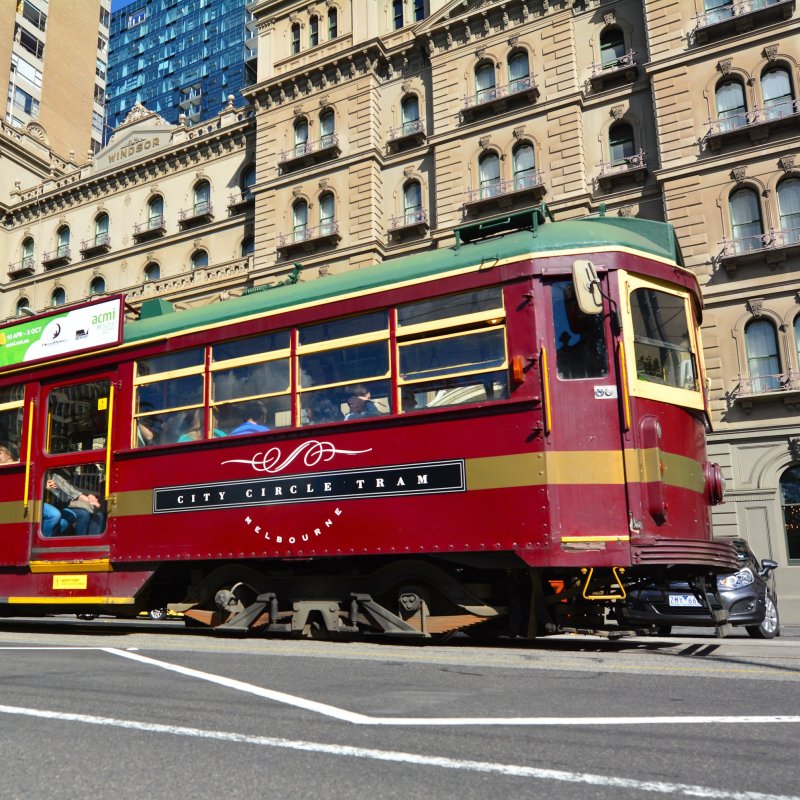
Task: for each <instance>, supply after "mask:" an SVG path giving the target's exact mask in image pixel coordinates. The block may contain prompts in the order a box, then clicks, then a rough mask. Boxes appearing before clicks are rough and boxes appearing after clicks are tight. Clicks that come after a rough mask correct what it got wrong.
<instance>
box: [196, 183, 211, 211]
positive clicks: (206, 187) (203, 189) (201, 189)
mask: <svg viewBox="0 0 800 800" xmlns="http://www.w3.org/2000/svg"><path fill="white" fill-rule="evenodd" d="M210 211H211V184H210V183H209V182H208V181H199V182H198V183H196V184H195V187H194V213H195V215H196V216H200V215H201V214H208V213H209V212H210Z"/></svg>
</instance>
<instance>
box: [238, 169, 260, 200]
mask: <svg viewBox="0 0 800 800" xmlns="http://www.w3.org/2000/svg"><path fill="white" fill-rule="evenodd" d="M255 182H256V167H255V164H250V166H248V167H247V168H246V169H245V170H243V171H242V176H241V178H240V179H239V188H240V189H241V190H242V197H248V198H250V197H252V196H253V184H255Z"/></svg>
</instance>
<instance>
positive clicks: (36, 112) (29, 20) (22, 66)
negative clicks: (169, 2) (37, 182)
mask: <svg viewBox="0 0 800 800" xmlns="http://www.w3.org/2000/svg"><path fill="white" fill-rule="evenodd" d="M110 8H111V0H82V2H80V3H63V2H61V3H60V2H57V1H56V2H52V3H48V0H18V2H6V3H3V4H2V6H0V70H4V69H6V68H8V91H7V92H3V93H2V95H0V104H2V105H0V110H1V111H2V119H3V120H4V121H5V122H6V123H7V124H9V125H11V126H13V127H15V128H20V129H26V128H27V129H28V130H29V131H30V132H32V133H33V134H34V135H35V136H36V137H37V138H39V140H40V141H42V142H43V143H44V144H45V145H47V146H49V147H50V148H51V149H52V150H53V151H54V152H55V153H56V154H57V155H58V156H59V157H61V158H63V159H71V160H72V161H73V162H76V163H79V162H83V161H84V160H85V158H86V153H87V151H90V152H96V151H97V150H99V149H100V147H101V144H102V134H103V118H104V102H105V90H106V65H107V60H108V34H109V23H110V16H111V12H110Z"/></svg>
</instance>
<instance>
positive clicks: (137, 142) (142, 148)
mask: <svg viewBox="0 0 800 800" xmlns="http://www.w3.org/2000/svg"><path fill="white" fill-rule="evenodd" d="M162 139H166V137H165V136H164V134H163V133H162V134H160V135H158V136H134V137H133V138H132V139H129V140H128V141H127V142H126V143H125V144H124V145H121V146H120V147H118V148H117V149H116V150H115V151H114V152H112V153H109V154H108V156H107V160H108V163H109V164H118V163H119V162H120V161H127V160H128V159H129V158H132V157H133V156H142V155H146V154H147V153H148V151H150V150H158V149H159V147H160V146H161V140H162Z"/></svg>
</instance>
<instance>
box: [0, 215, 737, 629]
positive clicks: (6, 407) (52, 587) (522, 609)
mask: <svg viewBox="0 0 800 800" xmlns="http://www.w3.org/2000/svg"><path fill="white" fill-rule="evenodd" d="M545 215H546V209H545V208H544V207H541V208H538V209H533V210H529V211H528V212H526V213H525V214H523V215H522V217H523V218H524V219H525V220H527V224H526V225H525V227H524V228H523V229H521V230H520V229H518V230H511V231H508V230H505V231H504V230H503V227H504V225H505V226H506V227H508V226H515V225H517V226H518V224H519V222H520V215H516V216H515V217H509V218H506V220H504V221H503V220H501V221H500V222H499V224H496V225H495V226H494V227H492V226H488V227H489V229H490V230H492V231H493V233H492V235H487V236H485V235H484V234H483V233H482V232H480V231H479V230H478V229H476V228H469V227H465V228H463V229H460V230H459V231H457V237H456V238H457V246H456V247H454V248H451V249H442V250H434V251H430V252H426V253H424V254H418V255H413V256H409V257H406V258H401V259H397V260H395V261H391V262H387V263H385V264H381V265H377V266H373V267H370V268H367V269H362V270H357V271H352V272H349V273H346V274H342V275H336V276H332V277H327V278H321V279H319V280H314V281H310V282H307V283H295V284H291V285H284V286H280V287H277V288H273V289H272V290H271V291H256V290H250V292H246V293H245V294H244V295H243V296H241V297H238V298H234V299H231V300H227V301H224V302H220V303H217V304H215V305H212V306H207V307H204V308H196V309H191V310H184V311H175V310H173V308H172V307H171V306H170V305H169V304H168V303H166V302H165V301H159V300H151V301H147V302H145V303H144V304H143V305H142V307H141V310H140V313H139V315H138V318H137V319H131V320H130V321H124V320H123V317H124V316H125V314H126V311H125V306H124V298H122V297H119V296H117V297H111V298H103V299H101V300H97V301H93V302H89V303H86V304H84V305H81V306H78V307H74V308H70V309H59V310H58V311H57V312H54V313H48V314H45V315H41V316H38V317H33V318H29V319H24V320H20V319H18V320H15V321H13V322H12V323H10V324H7V325H5V326H3V327H2V328H0V453H2V451H3V450H5V451H6V452H7V454H8V455H7V456H3V457H2V458H0V615H5V616H22V615H44V614H52V613H64V612H75V613H90V614H100V613H104V614H116V615H119V616H133V615H135V614H137V613H139V612H140V611H142V610H147V609H151V608H160V607H165V606H167V605H168V606H169V607H170V608H172V609H173V610H176V611H182V612H184V614H185V616H186V619H187V620H188V621H190V622H192V623H194V624H205V625H211V626H215V627H217V628H219V629H220V630H239V631H242V630H254V631H255V630H257V631H262V632H280V633H296V634H300V635H301V634H305V635H314V634H316V633H320V634H323V633H325V634H330V633H341V634H348V635H353V634H355V633H357V632H361V633H369V632H378V633H384V634H396V635H405V636H431V635H434V634H441V633H446V632H450V631H455V630H460V629H464V630H466V631H468V632H471V633H476V634H477V633H480V634H481V635H495V634H509V633H510V634H514V635H519V636H525V637H532V636H535V635H537V634H540V633H542V632H548V631H550V632H552V631H556V630H559V629H562V628H563V627H591V628H598V627H601V626H602V625H603V624H604V620H606V619H608V618H609V617H611V618H613V616H614V606H615V604H617V603H619V602H620V601H621V600H622V599H623V598H624V596H625V593H626V590H627V589H628V588H629V587H630V586H632V585H634V584H636V583H637V582H639V581H645V580H647V581H650V580H653V579H661V580H663V579H665V578H666V577H667V576H672V575H675V574H679V575H681V576H684V577H687V578H689V579H690V580H691V581H692V585H693V586H694V587H695V588H696V591H697V593H698V595H699V596H701V597H705V599H706V601H707V604H708V608H709V613H710V614H711V615H712V616H713V617H714V619H715V622H716V623H717V624H718V625H720V626H721V625H722V624H723V623H724V620H723V619H722V617H721V616H720V615H719V613H718V612H713V611H712V610H711V608H712V605H713V604H712V602H711V600H712V598H711V597H710V595H711V593H712V592H713V591H714V588H713V587H715V585H716V584H715V576H716V574H717V573H719V572H727V571H732V570H735V569H736V568H737V567H736V559H735V554H734V553H733V551H732V549H731V548H730V545H728V544H726V543H723V542H715V541H713V540H712V537H711V532H710V524H709V513H708V510H709V505H710V504H713V503H717V502H720V501H721V499H722V480H721V476H720V472H719V468H718V467H717V466H716V465H713V464H709V463H708V462H707V460H706V453H705V426H706V424H707V418H708V416H707V398H706V394H705V379H704V375H703V371H702V360H701V348H700V341H699V331H698V325H699V321H700V320H699V317H700V313H701V299H700V293H699V289H698V286H697V282H696V280H695V278H694V276H693V275H692V274H691V273H690V272H688V271H687V270H685V269H683V268H682V267H681V266H680V255H679V252H678V248H677V243H676V239H675V236H674V233H673V230H672V228H671V227H670V226H669V225H666V224H663V223H658V222H651V221H646V220H639V219H628V218H610V217H604V216H599V217H590V218H585V219H580V220H570V221H564V222H545ZM484 227H486V226H484ZM128 315H129V316H130V314H128ZM715 613H716V616H714V614H715Z"/></svg>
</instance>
